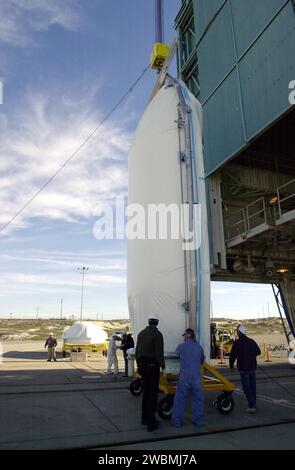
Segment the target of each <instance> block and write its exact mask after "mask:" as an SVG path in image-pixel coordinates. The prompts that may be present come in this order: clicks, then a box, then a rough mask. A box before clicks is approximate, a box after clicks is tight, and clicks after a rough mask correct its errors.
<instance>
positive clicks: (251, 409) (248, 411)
mask: <svg viewBox="0 0 295 470" xmlns="http://www.w3.org/2000/svg"><path fill="white" fill-rule="evenodd" d="M246 413H249V414H254V413H256V408H246Z"/></svg>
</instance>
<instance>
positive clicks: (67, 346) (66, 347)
mask: <svg viewBox="0 0 295 470" xmlns="http://www.w3.org/2000/svg"><path fill="white" fill-rule="evenodd" d="M107 350H108V342H107V341H105V342H104V343H102V344H78V343H75V344H74V343H66V342H64V343H63V347H62V355H63V357H66V353H67V352H74V351H77V352H98V351H102V354H103V356H106V355H107Z"/></svg>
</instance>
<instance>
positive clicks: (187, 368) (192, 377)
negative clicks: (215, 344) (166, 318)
mask: <svg viewBox="0 0 295 470" xmlns="http://www.w3.org/2000/svg"><path fill="white" fill-rule="evenodd" d="M182 336H184V343H182V344H180V345H179V346H178V347H177V349H176V352H177V353H178V354H179V357H180V373H179V381H178V384H177V387H176V394H175V399H174V405H173V411H172V418H171V424H172V425H173V426H175V427H180V426H182V419H183V415H184V410H185V405H186V400H187V398H188V395H189V394H191V395H192V418H193V422H194V423H195V424H196V425H197V426H203V424H204V392H203V385H202V364H203V362H204V360H205V356H204V351H203V348H202V347H201V346H200V344H199V343H198V342H197V341H196V339H195V333H194V330H192V329H191V328H187V329H186V330H185V332H184V334H183V335H182Z"/></svg>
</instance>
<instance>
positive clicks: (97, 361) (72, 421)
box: [0, 343, 295, 450]
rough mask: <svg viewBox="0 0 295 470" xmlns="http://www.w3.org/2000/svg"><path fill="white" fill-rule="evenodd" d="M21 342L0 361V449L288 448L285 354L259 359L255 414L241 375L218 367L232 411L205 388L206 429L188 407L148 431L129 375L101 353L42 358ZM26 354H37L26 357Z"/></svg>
mask: <svg viewBox="0 0 295 470" xmlns="http://www.w3.org/2000/svg"><path fill="white" fill-rule="evenodd" d="M24 344H25V343H22V344H21V345H9V344H6V345H5V351H4V360H5V362H2V363H1V364H0V413H1V421H0V449H74V448H76V449H78V448H97V449H141V450H145V449H166V450H167V449H168V450H169V449H173V450H177V449H190V450H195V449H245V448H246V449H256V448H261V449H269V448H271V449H277V448H278V449H292V448H294V439H293V436H294V430H295V429H294V426H295V371H294V369H292V368H291V367H290V366H289V364H288V363H287V362H286V361H283V362H282V360H280V361H279V360H278V361H275V362H274V363H271V364H265V363H262V367H260V369H259V371H258V374H257V376H258V380H257V385H258V386H257V388H258V412H257V414H256V415H247V414H245V406H246V402H245V398H244V395H243V393H242V391H241V389H240V387H241V386H240V381H239V376H238V374H237V373H236V372H235V373H234V374H231V373H230V372H229V370H228V368H227V367H224V366H223V367H222V370H223V373H224V374H226V375H228V376H230V377H231V378H232V380H233V381H234V383H235V384H236V386H237V391H236V392H235V393H234V398H235V409H234V411H233V413H232V414H230V415H227V416H226V415H221V414H219V413H218V412H217V410H216V408H214V407H213V406H212V401H213V400H214V399H215V398H216V396H217V394H218V392H208V393H206V395H205V397H206V399H205V402H206V406H205V415H206V418H205V422H206V424H205V426H204V428H201V429H198V428H196V427H195V426H194V425H193V424H192V423H191V419H190V411H189V406H188V409H187V414H186V418H185V424H184V426H183V427H182V428H180V429H175V428H173V427H171V425H170V422H169V421H164V420H161V424H160V428H159V429H158V430H157V431H155V432H153V433H148V432H147V430H146V428H145V427H144V426H141V424H140V414H141V397H134V396H132V395H131V394H130V392H129V390H128V387H129V383H130V380H129V379H126V378H123V377H120V378H119V380H115V379H114V378H113V377H109V376H107V375H106V374H105V372H106V365H107V363H106V359H105V358H104V357H103V356H102V355H100V356H98V355H97V356H93V357H92V358H91V360H90V361H89V362H86V363H71V362H70V361H69V359H60V360H58V361H57V362H56V363H53V362H51V363H48V362H46V354H44V353H45V351H43V349H40V347H39V346H38V345H37V344H34V345H32V346H30V345H28V344H26V345H25V346H24ZM38 348H39V349H38ZM33 353H34V354H33ZM31 354H33V356H34V357H36V359H33V360H32V359H31V358H29V359H27V358H28V357H30V355H31ZM38 354H39V355H40V357H39V356H38ZM120 354H121V353H120V352H119V354H118V355H119V356H120ZM17 356H18V357H17ZM120 367H121V370H123V360H122V358H121V357H120ZM159 398H161V395H160V396H159ZM243 428H249V429H243Z"/></svg>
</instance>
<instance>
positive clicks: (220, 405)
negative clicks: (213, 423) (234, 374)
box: [213, 393, 235, 415]
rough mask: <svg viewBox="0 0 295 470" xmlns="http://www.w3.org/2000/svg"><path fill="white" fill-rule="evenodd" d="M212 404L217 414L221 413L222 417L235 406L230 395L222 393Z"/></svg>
mask: <svg viewBox="0 0 295 470" xmlns="http://www.w3.org/2000/svg"><path fill="white" fill-rule="evenodd" d="M213 403H214V405H215V406H216V408H217V410H218V411H219V413H221V414H222V415H229V414H230V413H231V412H232V411H233V409H234V406H235V402H234V399H233V398H232V396H231V395H229V394H227V393H222V394H221V395H219V396H218V397H217V399H216V401H215V402H213Z"/></svg>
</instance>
